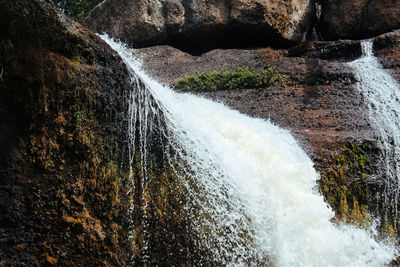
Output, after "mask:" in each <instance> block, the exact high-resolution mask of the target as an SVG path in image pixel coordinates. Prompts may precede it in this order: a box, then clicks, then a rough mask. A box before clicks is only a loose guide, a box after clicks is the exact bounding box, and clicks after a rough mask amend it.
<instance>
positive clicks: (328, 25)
mask: <svg viewBox="0 0 400 267" xmlns="http://www.w3.org/2000/svg"><path fill="white" fill-rule="evenodd" d="M398 28H400V1H399V0H372V1H371V0H355V1H348V0H323V1H322V17H321V24H320V31H321V32H322V34H323V36H324V38H326V39H328V40H337V39H365V38H371V37H374V36H376V35H378V34H382V33H385V32H389V31H391V30H393V29H398Z"/></svg>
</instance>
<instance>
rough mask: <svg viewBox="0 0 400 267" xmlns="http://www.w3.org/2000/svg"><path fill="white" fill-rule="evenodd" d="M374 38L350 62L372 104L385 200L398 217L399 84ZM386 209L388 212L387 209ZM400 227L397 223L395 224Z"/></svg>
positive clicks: (362, 90)
mask: <svg viewBox="0 0 400 267" xmlns="http://www.w3.org/2000/svg"><path fill="white" fill-rule="evenodd" d="M372 46H373V42H372V40H364V41H362V43H361V48H362V57H361V58H360V59H357V60H355V61H352V62H350V63H348V65H349V66H350V67H352V68H353V69H354V71H355V74H356V78H357V80H358V83H357V88H358V89H359V91H360V92H361V93H362V94H363V96H364V98H365V99H366V102H367V104H368V108H369V118H370V121H371V122H372V125H373V127H374V128H375V130H376V132H377V134H378V136H379V138H380V141H381V147H382V148H383V149H382V153H383V155H382V156H381V157H380V158H381V160H382V164H383V167H384V170H385V172H386V173H385V174H386V177H385V179H386V181H385V188H384V189H385V192H380V193H383V196H382V200H383V201H384V204H385V206H386V207H388V206H389V205H390V206H391V210H392V212H393V214H392V215H393V216H394V217H395V218H397V215H398V211H397V207H398V199H399V179H400V86H399V84H398V83H397V82H396V80H394V79H393V77H392V76H391V75H390V74H389V73H388V72H386V71H385V70H384V69H383V68H382V66H381V64H380V63H379V61H378V59H377V58H376V57H375V56H374V54H373V49H372ZM383 212H386V210H384V211H383ZM394 226H395V227H396V228H397V226H398V225H397V223H395V225H394Z"/></svg>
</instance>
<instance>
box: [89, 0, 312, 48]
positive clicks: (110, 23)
mask: <svg viewBox="0 0 400 267" xmlns="http://www.w3.org/2000/svg"><path fill="white" fill-rule="evenodd" d="M313 20H314V5H313V4H312V1H310V0H290V1H282V0H281V1H273V0H252V1H248V0H232V1H218V0H211V1H206V0H191V1H183V0H155V1H146V0H138V1H122V0H112V1H111V0H105V1H104V2H102V3H101V4H100V5H98V6H96V7H95V9H94V10H93V11H92V12H91V14H90V15H89V16H88V17H87V18H86V19H85V20H84V23H85V24H86V25H87V26H88V27H89V28H91V29H92V30H93V31H95V32H106V33H108V34H109V35H111V36H112V37H114V38H118V39H121V40H122V41H124V42H126V43H128V44H130V45H132V46H133V47H146V46H151V45H157V44H169V45H172V46H175V47H178V48H180V49H182V50H185V51H189V52H192V53H200V52H204V51H207V50H210V49H214V48H228V47H244V46H253V47H255V46H265V45H266V44H269V45H275V46H290V45H293V44H297V43H300V42H301V41H302V40H304V38H305V36H306V34H307V32H308V30H309V29H310V28H311V24H312V22H313Z"/></svg>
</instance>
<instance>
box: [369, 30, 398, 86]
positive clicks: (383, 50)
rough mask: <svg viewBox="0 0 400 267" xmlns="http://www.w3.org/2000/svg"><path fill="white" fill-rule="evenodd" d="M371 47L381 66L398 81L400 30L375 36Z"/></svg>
mask: <svg viewBox="0 0 400 267" xmlns="http://www.w3.org/2000/svg"><path fill="white" fill-rule="evenodd" d="M373 49H374V54H375V55H376V56H377V57H379V59H380V62H381V64H382V66H383V68H385V69H387V70H388V71H389V72H390V73H391V74H392V75H393V76H394V77H395V79H396V80H397V81H398V82H399V83H400V30H397V31H393V32H389V33H385V34H382V35H379V36H377V37H376V38H375V39H374V47H373Z"/></svg>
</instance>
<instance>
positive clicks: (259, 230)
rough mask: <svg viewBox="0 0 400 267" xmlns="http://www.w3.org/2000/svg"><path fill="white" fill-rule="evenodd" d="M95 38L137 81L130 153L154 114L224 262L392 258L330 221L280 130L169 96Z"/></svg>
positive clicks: (385, 248) (370, 237)
mask: <svg viewBox="0 0 400 267" xmlns="http://www.w3.org/2000/svg"><path fill="white" fill-rule="evenodd" d="M102 38H103V39H104V40H105V41H106V42H107V43H108V44H109V45H110V46H111V47H112V48H113V49H114V50H116V51H117V52H118V53H119V54H120V55H121V57H122V58H123V59H124V61H125V63H126V64H127V66H128V67H130V68H131V70H132V79H139V80H141V81H142V85H143V86H141V87H140V88H136V89H134V90H133V94H132V95H131V108H130V115H131V126H130V128H131V129H136V127H140V132H141V134H140V136H134V135H135V134H134V132H135V131H134V130H132V131H131V135H132V139H133V140H135V138H136V139H137V138H139V139H140V143H141V144H142V145H141V148H135V149H141V151H142V153H141V154H142V156H143V157H145V156H146V154H145V153H146V152H145V147H146V145H145V142H146V134H147V133H149V132H151V131H152V127H158V126H160V125H153V126H152V125H149V121H150V119H151V118H150V117H152V118H153V117H154V116H155V115H157V113H162V115H163V118H164V120H165V130H164V134H165V137H166V138H167V140H168V142H169V146H170V147H172V148H173V149H174V151H175V153H176V155H177V156H179V158H181V159H184V162H185V166H188V167H187V168H188V169H190V170H187V174H188V175H184V173H185V171H184V172H183V174H182V175H181V179H182V180H183V183H184V184H185V186H186V187H187V191H188V192H190V193H191V194H192V199H193V201H194V202H197V204H198V205H199V206H200V207H201V209H202V212H201V213H200V214H196V216H193V217H192V224H193V228H194V230H195V231H198V232H199V233H200V236H202V237H203V238H202V239H201V242H203V245H204V246H207V247H209V248H210V250H211V251H212V253H213V254H214V256H215V258H217V259H221V261H222V263H223V265H242V266H248V265H255V262H260V261H262V260H263V259H265V257H266V256H268V258H270V259H271V261H272V262H273V264H274V265H276V266H317V267H320V266H352V267H354V266H383V265H384V264H385V263H389V262H390V261H391V259H393V258H394V257H395V254H396V253H397V252H396V251H395V248H394V246H393V245H392V244H391V243H390V242H384V241H376V239H375V235H376V232H375V231H374V229H369V230H365V229H358V228H355V227H353V226H345V225H339V226H338V225H335V224H333V223H331V221H330V219H331V218H332V217H333V216H334V213H333V212H332V210H331V208H330V207H328V206H327V204H326V203H325V202H324V200H323V197H322V196H321V195H320V194H318V192H316V190H315V188H316V180H317V179H318V178H319V177H318V173H317V172H316V171H315V170H314V168H313V163H312V161H311V160H310V158H309V157H308V156H307V155H306V153H305V152H304V151H303V150H302V149H301V148H300V146H299V145H298V144H297V142H296V141H295V139H294V138H293V137H292V135H291V134H290V133H289V132H288V131H286V130H283V129H280V128H279V127H277V126H275V125H273V124H272V123H271V122H270V121H265V120H261V119H254V118H250V117H248V116H245V115H243V114H240V113H239V112H237V111H234V110H231V109H229V108H227V107H226V106H224V105H223V104H221V103H216V102H213V101H210V100H207V99H204V98H201V97H198V96H194V95H191V94H182V93H177V92H174V91H173V90H171V89H170V88H168V87H167V86H164V85H161V84H159V83H158V82H156V81H155V80H154V79H152V78H150V77H149V76H148V75H147V74H146V73H144V72H143V70H142V69H141V66H140V63H139V62H138V61H137V59H136V58H135V57H134V56H133V54H132V51H131V50H129V49H127V48H125V46H124V45H123V44H121V43H118V42H114V41H113V40H111V39H110V38H108V37H107V36H102ZM156 108H158V109H160V111H156ZM137 122H138V123H140V125H139V126H137V125H136V123H137ZM132 143H133V142H132ZM166 154H169V153H166ZM142 160H143V159H142ZM170 160H171V161H173V159H172V158H170ZM177 172H178V173H182V172H179V171H177ZM189 176H190V177H192V178H193V180H192V181H189V180H187V181H186V180H185V179H189V178H188V177H189ZM193 184H195V187H196V189H195V188H192V187H194V185H193ZM195 204H196V203H190V205H195ZM204 229H207V231H205V230H204ZM252 263H254V264H252Z"/></svg>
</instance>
